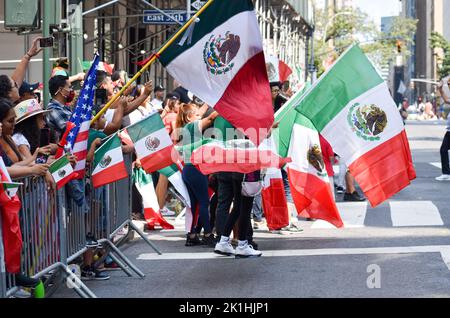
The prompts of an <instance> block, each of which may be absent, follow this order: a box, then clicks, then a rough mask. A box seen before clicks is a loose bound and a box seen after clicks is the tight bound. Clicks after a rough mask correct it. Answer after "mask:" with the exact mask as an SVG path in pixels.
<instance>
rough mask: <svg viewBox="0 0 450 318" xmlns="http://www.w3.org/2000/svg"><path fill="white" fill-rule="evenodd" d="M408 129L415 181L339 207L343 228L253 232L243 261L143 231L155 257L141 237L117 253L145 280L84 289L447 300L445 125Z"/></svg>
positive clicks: (449, 209)
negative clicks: (254, 248)
mask: <svg viewBox="0 0 450 318" xmlns="http://www.w3.org/2000/svg"><path fill="white" fill-rule="evenodd" d="M407 130H408V135H409V137H410V144H411V148H412V151H413V159H414V164H415V167H416V171H417V179H416V180H415V181H414V182H413V183H412V185H411V186H410V187H408V188H407V189H405V190H404V191H402V192H401V193H399V194H398V195H396V196H395V197H393V198H392V199H391V200H389V201H388V202H385V203H384V204H382V205H381V206H379V207H377V208H375V209H372V208H370V207H369V206H368V205H367V204H366V203H362V204H361V203H353V204H348V203H343V202H340V203H338V205H339V208H340V211H341V213H342V217H343V219H344V222H345V224H346V228H345V229H342V230H338V229H332V228H329V227H328V226H327V224H325V223H323V222H314V223H310V222H301V223H300V225H301V227H302V228H303V229H304V232H302V233H295V234H292V233H288V232H286V233H283V234H282V235H280V234H272V233H269V232H268V231H265V230H258V231H256V234H255V240H256V241H257V242H258V243H259V244H260V247H261V250H262V251H263V252H264V254H263V257H262V258H260V259H244V260H242V259H234V258H228V257H219V256H216V255H214V254H213V253H212V251H211V250H210V249H208V248H205V247H191V248H187V247H184V234H183V231H182V227H178V228H177V230H176V231H160V232H148V233H147V234H148V237H149V238H150V239H151V240H152V241H153V242H154V243H155V244H157V246H158V247H159V248H160V249H161V251H162V252H163V253H164V254H163V255H162V256H158V255H156V254H155V253H154V252H153V251H152V249H151V248H150V247H149V246H148V245H146V244H145V242H143V241H142V240H136V241H134V242H132V243H131V244H128V245H127V246H126V247H125V253H126V255H127V256H128V257H129V258H130V259H131V260H132V261H133V262H134V263H135V264H136V265H137V266H138V267H139V268H140V269H142V271H143V272H144V273H145V274H146V277H145V278H144V279H139V278H136V277H134V278H128V277H127V276H126V275H125V274H124V273H122V272H111V276H112V277H111V279H110V280H109V281H104V282H88V283H87V285H88V286H89V287H90V288H91V289H92V290H93V291H94V293H96V294H97V296H99V297H151V298H158V297H164V298H171V297H208V298H215V297H256V298H259V297H288V298H290V297H450V230H449V225H450V204H449V197H450V183H439V182H437V181H435V180H434V178H435V177H436V176H438V175H440V170H439V168H438V166H439V161H440V158H439V146H440V141H441V138H442V137H443V135H444V132H445V125H444V123H443V122H433V123H423V122H422V123H408V124H407ZM341 199H342V198H341V197H338V201H341ZM369 286H370V287H372V288H369ZM377 287H379V288H377ZM57 296H60V297H76V295H75V294H74V293H73V292H72V291H68V290H63V289H61V291H60V292H59V293H58V295H57Z"/></svg>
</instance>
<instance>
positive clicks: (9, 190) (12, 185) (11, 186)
mask: <svg viewBox="0 0 450 318" xmlns="http://www.w3.org/2000/svg"><path fill="white" fill-rule="evenodd" d="M0 185H1V187H2V190H3V191H5V192H6V194H7V195H8V196H9V197H10V198H12V197H14V196H15V195H16V194H17V191H18V190H19V187H20V186H21V185H23V183H19V182H5V181H2V182H0ZM0 191H1V190H0Z"/></svg>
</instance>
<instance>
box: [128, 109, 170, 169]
mask: <svg viewBox="0 0 450 318" xmlns="http://www.w3.org/2000/svg"><path fill="white" fill-rule="evenodd" d="M126 131H127V132H128V134H129V136H130V138H131V140H132V141H133V144H134V148H135V150H136V155H137V157H138V159H139V160H140V161H141V164H142V168H144V170H145V172H147V173H152V172H155V171H157V170H160V169H164V168H166V167H168V166H170V165H172V164H173V163H174V160H175V159H177V158H178V157H177V153H176V151H175V149H174V146H173V143H172V139H170V136H169V134H168V133H167V130H166V128H165V127H164V124H163V122H162V120H161V116H160V115H159V113H155V114H153V115H151V116H149V117H147V118H144V119H143V120H141V121H139V122H137V123H136V124H133V125H131V126H129V127H127V128H126Z"/></svg>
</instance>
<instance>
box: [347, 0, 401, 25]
mask: <svg viewBox="0 0 450 318" xmlns="http://www.w3.org/2000/svg"><path fill="white" fill-rule="evenodd" d="M353 5H354V6H355V7H359V8H360V9H361V10H362V11H363V12H365V13H367V14H368V15H369V17H370V18H371V19H372V20H374V21H375V23H376V24H377V25H380V24H381V17H388V16H395V15H399V13H400V1H398V0H353Z"/></svg>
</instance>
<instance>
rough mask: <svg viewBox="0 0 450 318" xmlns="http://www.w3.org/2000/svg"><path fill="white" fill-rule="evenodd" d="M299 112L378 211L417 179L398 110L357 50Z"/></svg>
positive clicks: (341, 61) (350, 51) (326, 77)
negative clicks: (378, 208)
mask: <svg viewBox="0 0 450 318" xmlns="http://www.w3.org/2000/svg"><path fill="white" fill-rule="evenodd" d="M296 110H297V111H298V112H299V113H300V114H302V115H304V116H305V117H306V118H308V119H309V120H311V123H312V125H313V126H314V127H315V129H317V130H318V131H319V133H320V134H321V135H322V136H323V137H324V138H325V139H326V140H327V141H328V142H329V143H330V144H331V146H332V147H333V149H334V151H335V152H336V153H337V154H338V155H339V157H341V158H342V159H343V160H344V161H345V163H346V165H347V166H348V168H349V170H350V173H351V174H352V176H354V177H355V179H356V181H357V182H358V184H359V185H360V187H361V189H362V190H363V191H364V194H365V195H366V197H367V198H368V200H369V201H370V203H371V205H372V206H373V207H375V206H377V205H379V204H380V203H382V202H383V201H385V200H387V199H389V198H390V197H391V196H393V195H394V194H396V193H397V192H399V191H400V190H402V189H403V188H405V187H406V186H408V185H409V184H410V183H411V180H413V179H415V178H416V173H415V170H414V166H413V162H412V157H411V150H410V148H409V143H408V138H407V136H406V131H405V126H404V124H403V122H402V119H401V117H400V114H399V112H398V110H397V106H396V105H395V102H394V101H393V99H392V97H391V95H390V93H389V90H388V87H387V85H386V83H385V82H384V80H383V79H382V78H381V76H380V75H379V73H378V72H377V70H376V69H375V67H374V66H373V64H372V63H371V62H370V60H369V59H368V58H367V56H366V55H365V54H364V53H363V52H362V50H361V48H360V47H359V46H358V45H354V46H352V47H351V48H349V49H348V50H347V51H346V52H345V53H344V54H343V55H342V56H341V57H340V58H339V59H338V60H337V61H336V63H335V64H334V65H333V67H332V68H330V69H329V70H328V71H327V72H326V73H325V74H324V75H322V77H321V78H320V80H319V81H318V82H316V83H315V84H314V86H313V87H311V88H310V90H309V91H308V93H307V94H306V95H305V97H304V98H302V100H301V101H300V102H299V103H298V105H297V106H296Z"/></svg>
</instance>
